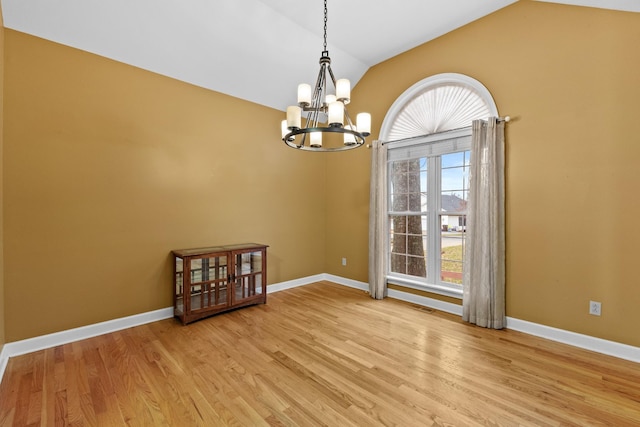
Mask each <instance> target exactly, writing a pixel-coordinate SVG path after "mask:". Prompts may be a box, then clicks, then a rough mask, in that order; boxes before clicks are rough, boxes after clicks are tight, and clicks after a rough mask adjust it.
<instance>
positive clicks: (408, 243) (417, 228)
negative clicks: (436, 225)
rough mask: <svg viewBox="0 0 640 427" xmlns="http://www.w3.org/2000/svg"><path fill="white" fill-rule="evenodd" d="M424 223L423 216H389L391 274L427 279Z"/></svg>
mask: <svg viewBox="0 0 640 427" xmlns="http://www.w3.org/2000/svg"><path fill="white" fill-rule="evenodd" d="M426 223H427V221H426V216H424V215H411V216H403V215H391V216H390V218H389V230H390V231H391V233H390V236H389V242H390V248H391V257H390V262H391V265H390V270H391V272H393V273H402V274H408V275H411V276H417V277H422V278H424V277H427V263H426V256H427V252H426V243H427V229H426ZM401 231H402V232H401Z"/></svg>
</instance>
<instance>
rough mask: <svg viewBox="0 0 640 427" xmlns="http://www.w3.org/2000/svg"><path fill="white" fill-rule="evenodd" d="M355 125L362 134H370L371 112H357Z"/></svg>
mask: <svg viewBox="0 0 640 427" xmlns="http://www.w3.org/2000/svg"><path fill="white" fill-rule="evenodd" d="M356 127H357V128H358V132H360V133H361V134H362V135H364V136H369V135H371V114H369V113H358V115H357V116H356Z"/></svg>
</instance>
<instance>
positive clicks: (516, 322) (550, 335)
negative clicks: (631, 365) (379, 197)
mask: <svg viewBox="0 0 640 427" xmlns="http://www.w3.org/2000/svg"><path fill="white" fill-rule="evenodd" d="M324 276H325V280H328V281H331V282H334V283H338V284H340V285H344V286H349V287H352V288H357V289H362V290H368V289H369V285H368V284H367V283H363V282H357V281H355V280H351V279H345V278H342V277H339V276H333V275H328V274H325V275H324ZM387 296H389V298H395V299H399V300H402V301H407V302H411V303H414V304H418V305H421V306H424V307H429V308H433V309H435V310H440V311H444V312H447V313H451V314H456V315H458V316H462V306H461V305H458V304H452V303H449V302H444V301H440V300H437V299H433V298H428V297H424V296H420V295H415V294H411V293H409V292H402V291H398V290H395V289H389V290H388V291H387ZM507 328H508V329H511V330H514V331H519V332H524V333H526V334H529V335H534V336H537V337H540V338H545V339H548V340H551V341H557V342H561V343H563V344H568V345H570V346H573V347H578V348H582V349H585V350H591V351H595V352H597V353H602V354H606V355H609V356H614V357H617V358H619V359H624V360H629V361H631V362H636V363H640V347H634V346H631V345H627V344H621V343H618V342H615V341H609V340H604V339H602V338H596V337H592V336H590V335H583V334H578V333H576V332H571V331H566V330H564V329H557V328H552V327H550V326H545V325H540V324H538V323H532V322H528V321H526V320H520V319H516V318H514V317H507Z"/></svg>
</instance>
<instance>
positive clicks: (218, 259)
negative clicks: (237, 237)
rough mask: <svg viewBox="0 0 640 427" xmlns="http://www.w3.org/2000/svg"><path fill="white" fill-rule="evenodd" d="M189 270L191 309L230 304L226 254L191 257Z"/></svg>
mask: <svg viewBox="0 0 640 427" xmlns="http://www.w3.org/2000/svg"><path fill="white" fill-rule="evenodd" d="M189 271H190V277H189V279H190V288H191V299H190V302H191V306H190V310H191V311H196V310H202V309H208V308H211V307H216V306H220V307H224V306H226V305H228V304H229V298H228V294H227V287H228V272H227V257H226V256H225V255H221V256H210V257H203V258H194V259H191V263H190V269H189Z"/></svg>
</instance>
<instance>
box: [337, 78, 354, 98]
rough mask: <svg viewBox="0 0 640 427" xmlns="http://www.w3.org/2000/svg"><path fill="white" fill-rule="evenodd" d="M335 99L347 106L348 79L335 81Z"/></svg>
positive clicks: (348, 96)
mask: <svg viewBox="0 0 640 427" xmlns="http://www.w3.org/2000/svg"><path fill="white" fill-rule="evenodd" d="M336 98H337V99H338V101H342V102H343V103H345V104H348V103H349V101H350V100H351V83H350V82H349V80H348V79H338V81H336Z"/></svg>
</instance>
